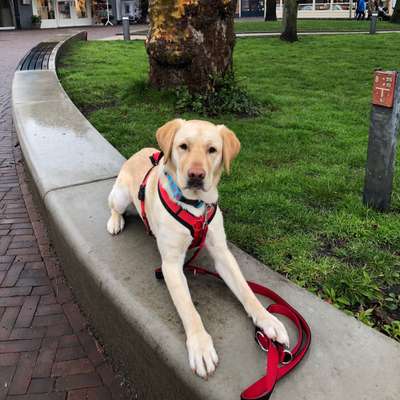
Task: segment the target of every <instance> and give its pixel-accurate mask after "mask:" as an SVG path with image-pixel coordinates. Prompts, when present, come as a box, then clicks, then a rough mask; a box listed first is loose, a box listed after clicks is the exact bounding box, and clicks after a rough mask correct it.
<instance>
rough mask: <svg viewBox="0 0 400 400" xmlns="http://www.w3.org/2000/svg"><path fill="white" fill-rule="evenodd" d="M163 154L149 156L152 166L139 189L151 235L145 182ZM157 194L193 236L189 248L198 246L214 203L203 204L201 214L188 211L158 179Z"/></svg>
mask: <svg viewBox="0 0 400 400" xmlns="http://www.w3.org/2000/svg"><path fill="white" fill-rule="evenodd" d="M162 156H163V153H162V152H157V153H154V154H153V155H152V156H151V157H150V160H151V163H152V164H153V166H152V167H151V168H150V170H149V171H148V172H147V174H146V175H145V177H144V179H143V182H142V184H141V185H140V189H139V196H138V197H139V200H140V208H141V214H142V220H143V223H144V225H145V226H146V230H147V232H148V233H149V234H150V235H153V234H152V232H151V229H150V225H149V221H148V219H147V216H146V209H145V196H146V184H147V181H148V179H149V176H150V172H151V171H152V170H153V168H154V167H155V166H157V165H158V163H159V162H160V160H161V158H162ZM158 195H159V196H160V200H161V203H162V204H163V206H164V207H165V209H166V210H167V211H168V212H169V214H170V215H171V216H172V217H174V218H175V219H176V220H177V221H178V222H180V223H181V224H182V225H183V226H185V227H186V228H188V229H189V231H190V234H191V235H192V237H193V240H192V243H191V245H190V247H189V248H190V249H193V248H194V247H200V246H201V245H202V244H203V243H204V241H205V239H206V236H207V231H208V224H209V223H210V222H211V221H212V220H213V218H214V216H215V213H216V211H217V206H216V204H205V212H204V214H203V215H200V216H196V215H193V214H192V213H190V212H189V211H187V210H185V209H184V208H182V207H181V206H180V205H179V204H177V203H176V202H175V201H173V200H172V199H171V198H170V197H169V195H168V193H167V191H166V190H165V189H164V188H163V187H162V185H161V183H160V181H158Z"/></svg>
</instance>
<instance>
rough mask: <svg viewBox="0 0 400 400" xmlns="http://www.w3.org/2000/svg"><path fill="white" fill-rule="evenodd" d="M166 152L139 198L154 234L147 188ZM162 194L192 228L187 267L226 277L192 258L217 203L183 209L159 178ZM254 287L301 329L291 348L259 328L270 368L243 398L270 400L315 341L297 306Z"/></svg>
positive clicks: (201, 244) (174, 213)
mask: <svg viewBox="0 0 400 400" xmlns="http://www.w3.org/2000/svg"><path fill="white" fill-rule="evenodd" d="M162 156H163V154H162V152H159V153H154V154H153V155H152V156H151V157H150V160H151V162H152V164H153V166H152V167H151V168H150V170H149V171H148V172H147V174H146V175H145V177H144V179H143V182H142V184H141V185H140V189H139V196H138V197H139V200H140V204H141V215H142V220H143V222H144V224H145V226H146V229H147V232H148V233H149V234H152V232H151V230H150V226H149V222H148V220H147V217H146V210H145V192H146V184H147V181H148V178H149V175H150V172H151V171H152V170H153V168H154V167H155V166H156V165H158V163H159V161H160V159H161V157H162ZM158 194H159V196H160V200H161V202H162V204H163V205H164V207H165V208H166V210H167V211H168V212H169V213H170V214H171V215H172V216H173V217H174V218H175V219H176V220H177V221H179V222H180V223H181V224H182V225H184V226H185V227H186V228H188V229H189V231H190V233H191V235H192V237H193V241H192V243H191V245H190V247H189V248H190V249H192V248H196V250H195V252H194V254H193V255H192V257H190V259H189V260H188V261H186V262H185V265H184V269H186V270H188V271H192V272H193V273H194V274H195V275H196V274H203V275H210V276H213V277H215V278H218V279H222V278H221V277H220V276H219V274H217V273H215V272H212V271H208V270H206V269H204V268H199V267H196V266H194V265H192V264H191V263H192V261H193V260H194V259H195V258H196V257H197V255H198V254H199V252H200V251H201V249H202V248H203V247H204V244H205V239H206V235H207V230H208V224H209V223H210V222H211V221H212V219H213V218H214V216H215V212H216V210H217V206H216V205H215V204H211V205H209V204H206V209H205V213H204V215H202V216H199V217H197V216H195V215H193V214H191V213H190V212H189V211H187V210H185V209H183V208H182V207H181V206H180V205H178V204H177V203H175V202H174V201H173V200H172V199H171V198H170V197H169V195H168V193H167V191H166V190H165V189H164V188H163V187H162V185H161V184H160V182H158ZM155 275H156V278H157V279H162V278H163V275H162V271H161V268H157V269H156V271H155ZM247 283H248V285H249V287H250V289H251V290H252V291H253V292H254V293H255V294H258V295H261V296H264V297H268V298H270V299H271V300H273V301H274V303H273V304H271V305H269V306H268V307H267V311H269V312H270V313H273V314H280V315H283V316H285V317H287V318H289V319H290V320H291V321H292V322H293V324H294V325H295V327H296V330H297V342H296V345H295V346H294V347H293V348H292V349H291V350H290V351H289V350H287V349H285V348H284V347H283V346H282V345H280V344H279V343H277V342H274V341H272V340H271V339H269V338H268V337H267V335H265V334H264V332H263V331H262V330H261V329H259V328H256V330H255V340H256V342H257V343H258V344H259V346H260V347H261V349H262V350H264V351H265V352H267V353H268V357H267V362H266V364H267V365H266V372H265V375H263V376H262V377H261V378H260V379H259V380H258V381H257V382H255V383H253V384H252V385H250V386H249V387H248V388H247V389H245V390H244V391H243V392H242V393H241V395H240V398H241V399H242V400H268V399H269V398H270V396H271V394H272V392H273V390H274V387H275V384H276V382H277V381H279V380H280V379H281V378H283V377H284V376H285V375H286V374H288V373H289V372H290V371H291V370H292V369H293V368H294V367H295V366H296V365H297V364H298V363H299V362H300V361H301V360H302V359H303V357H304V356H305V354H306V353H307V350H308V348H309V347H310V343H311V330H310V327H309V326H308V324H307V322H306V321H305V319H304V318H303V317H302V316H301V314H300V313H299V312H298V311H297V310H295V309H294V308H293V307H292V306H291V305H290V304H289V303H287V302H286V301H285V300H284V299H282V297H280V296H279V295H278V294H276V293H275V292H273V291H272V290H270V289H268V288H266V287H264V286H261V285H259V284H257V283H254V282H247Z"/></svg>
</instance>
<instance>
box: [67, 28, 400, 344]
mask: <svg viewBox="0 0 400 400" xmlns="http://www.w3.org/2000/svg"><path fill="white" fill-rule="evenodd" d="M234 58H235V60H234V62H235V72H236V76H237V79H238V80H239V81H240V82H241V84H242V85H244V86H246V87H247V88H248V91H249V92H250V93H251V94H252V95H253V96H255V97H256V98H257V99H258V100H259V101H260V102H261V103H262V104H263V107H264V110H265V111H264V113H263V114H262V115H261V116H260V117H257V118H253V119H246V118H238V117H235V116H231V115H225V116H221V117H219V118H214V119H213V121H214V122H217V123H224V124H226V125H227V126H228V127H230V128H231V129H233V130H234V131H235V132H236V133H237V135H238V137H239V138H240V140H241V143H242V151H241V153H240V155H239V157H238V159H237V161H236V162H235V163H234V166H233V173H232V174H231V175H230V176H225V177H224V178H223V180H222V182H221V185H220V193H221V198H220V205H221V208H222V210H223V212H224V215H225V226H226V230H227V234H228V237H229V239H230V240H231V241H233V242H234V243H236V244H237V245H238V246H240V247H241V248H242V249H244V250H246V251H247V252H249V253H251V254H253V255H254V256H255V257H257V258H258V259H259V260H261V261H262V262H264V263H266V264H267V265H269V266H271V268H273V269H274V270H276V271H279V272H280V273H281V274H283V275H285V276H287V277H288V278H290V279H291V280H292V281H294V282H296V283H297V284H299V285H300V286H303V287H306V288H308V289H309V290H310V291H312V292H314V293H316V294H318V295H319V296H321V297H322V298H324V299H325V300H326V301H328V302H331V303H333V304H335V305H336V306H337V307H339V308H341V309H343V310H345V312H348V313H351V314H353V315H354V316H356V317H357V318H359V319H360V320H362V321H363V322H365V323H367V324H369V325H371V326H375V327H377V328H378V329H380V330H382V331H384V332H386V333H387V334H389V335H391V336H392V337H394V338H396V339H397V340H400V321H399V320H400V166H399V165H398V166H397V176H396V179H395V185H394V193H393V199H392V200H393V201H392V211H391V212H389V213H387V214H381V213H378V212H375V211H373V210H371V209H368V208H366V207H364V206H363V205H362V204H361V193H362V187H363V179H364V165H365V160H366V150H367V140H368V126H369V113H370V99H371V85H372V76H373V70H374V69H375V68H378V67H380V68H384V69H396V68H397V69H399V68H400V36H398V34H386V35H376V36H373V37H371V36H368V35H361V36H358V35H357V36H347V35H345V36H332V37H306V38H303V39H302V40H301V41H299V42H297V43H294V44H287V43H284V42H282V41H280V40H279V39H273V38H269V39H241V40H238V41H237V45H236V49H235V53H234ZM147 73H148V64H147V57H146V53H145V49H144V46H143V43H142V42H128V43H126V42H87V43H78V44H75V45H74V46H73V47H72V48H71V51H70V52H69V54H67V56H66V57H65V58H64V59H63V67H62V68H60V70H59V75H60V77H61V80H62V84H63V85H64V88H65V89H66V91H67V92H68V93H69V95H70V96H71V98H72V100H73V101H74V102H75V103H76V104H77V105H78V107H80V109H81V110H83V112H84V113H85V115H86V116H87V117H88V119H89V120H90V121H91V122H92V123H93V124H94V126H95V127H96V128H97V129H98V130H99V131H100V132H101V133H102V134H103V135H104V136H105V137H106V138H107V139H108V140H109V141H110V142H111V143H112V144H113V145H114V146H115V147H116V148H118V149H119V150H120V151H121V152H122V153H123V154H124V156H126V157H129V156H130V155H131V154H132V153H134V152H136V151H137V150H139V149H140V148H141V147H144V146H154V145H156V142H155V137H154V135H155V131H156V129H157V128H158V127H159V126H161V125H162V124H163V123H165V122H166V121H167V120H170V119H172V118H174V117H176V116H177V113H176V112H175V110H174V98H173V96H172V95H171V94H170V93H159V92H157V91H154V90H149V89H148V87H147V86H146V84H145V82H146V79H147ZM179 116H180V117H183V118H197V117H198V116H196V115H193V114H183V115H179ZM398 159H399V158H398Z"/></svg>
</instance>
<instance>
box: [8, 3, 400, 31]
mask: <svg viewBox="0 0 400 400" xmlns="http://www.w3.org/2000/svg"><path fill="white" fill-rule="evenodd" d="M283 3H284V0H276V6H277V8H276V14H277V17H278V18H282V11H283ZM384 3H385V4H386V6H387V8H388V10H389V13H390V14H391V13H392V9H393V6H394V4H395V0H384ZM139 4H140V1H139V0H0V30H1V29H29V28H32V27H33V26H32V16H33V15H35V16H39V17H40V20H41V23H40V25H39V27H40V28H43V29H45V28H59V27H60V28H62V27H71V26H88V25H101V24H106V23H108V21H109V22H110V23H112V24H115V23H120V22H121V20H122V17H124V16H128V17H129V18H130V19H131V20H132V21H135V20H137V19H138V18H139V17H140V15H141V11H140V5H139ZM355 5H356V0H300V2H299V11H298V18H352V17H353V16H354V12H355ZM264 6H265V0H238V1H237V8H236V16H237V17H239V18H245V17H264V9H265V7H264Z"/></svg>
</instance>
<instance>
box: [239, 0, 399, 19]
mask: <svg viewBox="0 0 400 400" xmlns="http://www.w3.org/2000/svg"><path fill="white" fill-rule="evenodd" d="M395 1H396V0H383V3H384V4H385V5H386V7H387V8H388V10H389V13H390V14H391V13H392V9H393V7H394V4H395ZM283 3H284V0H276V16H277V18H282V14H283ZM298 4H299V5H298V7H299V9H298V13H297V16H298V18H352V17H354V12H355V8H356V0H299V1H298ZM264 6H265V0H238V1H237V4H236V15H237V17H239V18H243V17H264V9H265V7H264Z"/></svg>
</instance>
